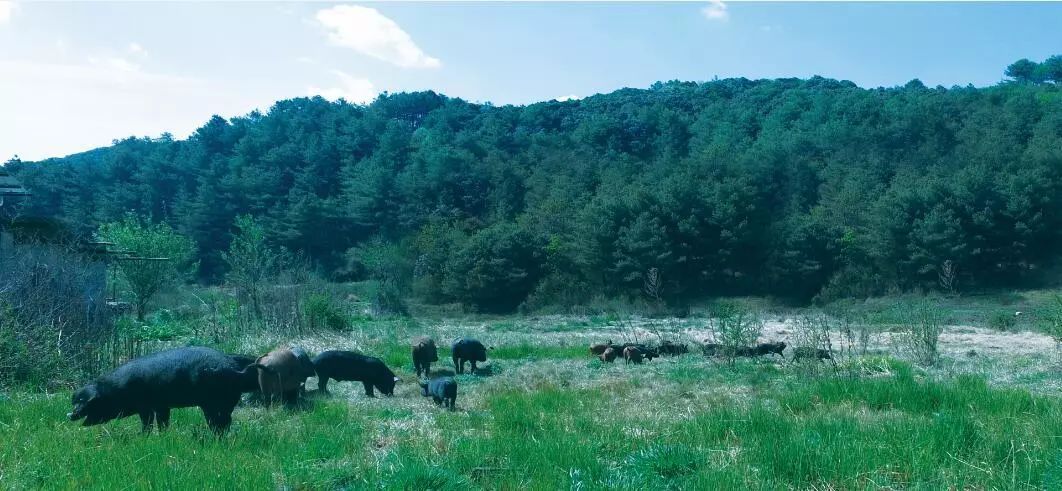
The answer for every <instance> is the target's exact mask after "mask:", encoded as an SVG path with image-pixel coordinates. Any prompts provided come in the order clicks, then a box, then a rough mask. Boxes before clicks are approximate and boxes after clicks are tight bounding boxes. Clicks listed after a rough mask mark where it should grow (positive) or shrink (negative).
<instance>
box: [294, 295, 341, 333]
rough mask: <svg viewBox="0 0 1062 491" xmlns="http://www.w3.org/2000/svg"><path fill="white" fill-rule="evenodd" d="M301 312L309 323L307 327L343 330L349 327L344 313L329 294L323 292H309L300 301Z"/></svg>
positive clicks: (311, 328) (312, 329)
mask: <svg viewBox="0 0 1062 491" xmlns="http://www.w3.org/2000/svg"><path fill="white" fill-rule="evenodd" d="M302 313H303V316H305V318H306V321H307V322H308V323H309V329H310V330H311V331H315V330H317V329H322V328H323V329H328V330H332V331H343V330H345V329H347V328H348V327H350V322H349V321H348V320H347V316H346V313H344V312H343V310H342V309H341V308H340V307H339V306H338V305H336V302H335V300H333V299H332V297H331V296H329V295H327V294H324V293H311V294H310V295H309V296H307V297H306V299H305V300H303V302H302Z"/></svg>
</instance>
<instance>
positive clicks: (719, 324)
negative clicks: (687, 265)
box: [708, 301, 763, 364]
mask: <svg viewBox="0 0 1062 491" xmlns="http://www.w3.org/2000/svg"><path fill="white" fill-rule="evenodd" d="M708 330H709V331H710V332H711V334H712V341H713V342H715V343H718V344H719V345H721V347H722V349H721V353H720V354H722V356H723V358H724V359H725V360H726V361H727V362H728V363H731V364H732V363H733V362H734V358H735V357H737V355H738V353H739V351H740V350H741V349H743V348H746V347H748V346H750V345H752V344H754V343H755V342H756V340H757V339H758V338H759V337H760V334H761V333H762V332H763V321H762V320H760V319H759V318H758V317H756V316H755V315H753V314H752V313H751V312H750V311H749V310H748V309H746V308H745V307H742V306H741V305H739V304H737V303H734V302H722V301H721V302H717V303H716V304H715V305H713V306H712V307H711V308H710V309H709V318H708Z"/></svg>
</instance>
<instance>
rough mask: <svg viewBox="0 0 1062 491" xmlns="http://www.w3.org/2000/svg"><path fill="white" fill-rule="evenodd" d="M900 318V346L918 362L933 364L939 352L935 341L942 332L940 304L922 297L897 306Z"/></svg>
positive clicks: (937, 340) (942, 320) (942, 318)
mask: <svg viewBox="0 0 1062 491" xmlns="http://www.w3.org/2000/svg"><path fill="white" fill-rule="evenodd" d="M896 310H897V312H896V314H897V318H898V319H899V320H900V330H901V332H900V336H898V340H899V341H900V348H901V349H903V350H905V351H907V352H908V353H910V354H911V355H912V356H913V357H914V358H915V359H916V360H917V361H918V362H919V363H922V364H925V365H933V364H934V363H936V362H937V359H938V357H939V353H938V351H937V343H938V342H939V340H940V335H941V333H943V332H944V315H943V313H942V312H941V309H940V306H939V305H937V304H936V303H935V302H932V301H930V300H929V299H926V298H923V299H921V300H919V301H917V302H914V303H910V304H902V305H899V306H897V309H896Z"/></svg>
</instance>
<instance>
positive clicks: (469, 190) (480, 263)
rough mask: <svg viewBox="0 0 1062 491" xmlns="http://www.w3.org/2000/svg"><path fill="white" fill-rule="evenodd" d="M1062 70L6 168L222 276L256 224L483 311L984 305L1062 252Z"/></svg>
mask: <svg viewBox="0 0 1062 491" xmlns="http://www.w3.org/2000/svg"><path fill="white" fill-rule="evenodd" d="M1060 63H1062V58H1060V57H1058V56H1056V57H1051V58H1048V59H1047V60H1044V61H1042V62H1040V63H1036V62H1031V61H1029V62H1019V63H1016V64H1015V65H1012V66H1011V67H1010V68H1008V72H1007V73H1008V75H1010V76H1012V77H1014V78H1015V79H1016V80H1015V82H1006V83H1001V84H999V85H997V86H993V87H985V88H974V87H970V86H967V87H952V88H944V87H935V88H929V87H926V86H925V85H924V84H922V83H921V82H918V81H912V82H911V83H908V84H906V85H904V86H902V87H892V88H876V89H863V88H860V87H857V86H855V85H854V84H852V83H850V82H846V81H838V80H831V79H825V78H821V77H812V78H810V79H806V80H799V79H777V80H747V79H726V80H716V81H711V82H706V83H691V82H679V81H671V82H666V83H656V84H654V85H653V86H651V87H650V88H648V89H645V90H636V89H623V90H619V91H616V92H613V93H610V94H603V95H596V96H592V97H588V98H585V99H581V100H579V101H567V102H556V101H551V102H543V103H538V104H531V105H528V106H518V107H517V106H492V105H488V104H483V105H481V104H473V103H469V102H466V101H463V100H461V99H456V98H448V97H444V96H441V95H438V94H435V93H432V92H420V93H402V94H387V95H384V96H382V97H380V98H378V99H377V100H376V101H374V102H373V103H371V104H369V105H352V104H349V103H345V102H336V103H330V102H328V101H325V100H324V99H321V98H309V99H307V98H298V99H292V100H286V101H280V102H278V103H276V104H275V105H274V106H273V107H272V108H271V109H270V110H269V111H268V113H264V114H263V113H259V112H253V113H251V114H248V115H247V116H244V117H238V118H233V119H231V120H226V119H223V118H220V117H214V118H212V119H211V120H210V121H209V122H207V123H206V124H205V125H204V126H203V127H201V128H199V129H198V130H197V131H196V132H195V133H194V134H193V135H192V136H191V137H190V138H189V139H187V140H174V139H173V138H169V137H162V138H157V139H144V138H129V139H125V140H121V141H118V142H116V143H115V144H114V145H113V146H111V147H107V148H103V149H98V150H94V151H91V152H86V153H83V154H78V155H73V156H69V157H66V158H63V159H53V160H50V161H47V162H45V163H35V162H21V161H17V162H13V163H11V164H9V165H8V166H7V167H8V168H10V169H11V170H12V171H13V172H14V173H15V174H16V175H17V176H18V178H19V179H20V180H21V181H22V182H23V183H24V185H25V186H27V187H28V188H31V190H32V191H33V193H34V195H33V199H32V200H29V201H28V202H27V210H26V211H27V213H31V214H37V215H43V216H56V217H61V218H63V219H65V220H66V221H68V222H69V223H71V224H72V226H73V227H75V228H81V229H83V231H84V230H91V229H92V228H93V227H95V226H96V225H97V224H100V223H108V222H114V221H117V220H122V217H123V216H124V213H126V211H127V210H135V211H136V212H137V213H140V214H141V215H143V216H151V217H154V218H155V219H157V220H160V221H162V222H164V223H167V224H169V225H170V226H172V227H174V228H175V229H178V230H180V231H181V232H182V233H183V234H186V235H187V236H188V237H190V238H192V239H193V240H194V241H195V243H196V244H197V245H198V247H199V249H198V253H197V255H196V258H197V259H198V260H199V261H200V263H199V264H200V267H199V270H198V273H199V277H200V279H202V280H206V281H218V280H220V279H221V278H223V277H224V276H225V273H226V271H227V270H228V269H230V268H231V267H232V265H231V264H230V263H228V262H227V261H226V260H225V255H224V254H223V252H224V251H227V250H229V247H230V242H233V240H232V237H233V233H234V232H235V233H242V232H240V230H241V229H240V227H235V228H234V227H233V223H234V220H235V218H236V217H237V216H241V215H247V214H249V215H252V216H255V217H257V218H256V220H259V221H260V223H262V224H263V230H262V233H263V234H264V236H265V237H264V239H265V242H266V243H269V244H273V245H275V246H278V247H285V248H287V249H289V250H291V251H293V252H296V253H302V254H304V255H305V257H307V258H308V259H309V260H310V261H312V262H313V264H314V269H315V270H318V271H321V272H323V273H324V274H325V275H326V276H333V277H335V276H342V277H344V279H353V280H364V279H371V278H370V276H369V275H370V273H369V272H368V271H367V270H357V268H353V269H351V270H350V271H347V270H345V269H344V266H345V264H346V263H347V259H349V257H348V255H347V251H350V250H352V249H353V250H362V249H364V248H365V247H367V246H368V245H369V244H370V243H372V242H373V241H377V240H379V241H382V242H384V243H387V244H392V245H395V246H398V247H399V249H401V254H404V255H405V257H404V258H403V262H405V263H407V264H411V265H412V270H413V273H412V274H411V275H410V280H409V281H410V283H411V290H412V291H413V292H414V293H415V294H416V295H418V296H420V297H421V298H422V299H424V300H427V301H430V302H454V301H457V302H462V303H464V304H466V305H467V306H470V307H472V308H474V309H478V310H484V309H486V310H496V311H497V310H511V309H513V308H516V307H517V306H519V305H520V304H522V303H524V302H525V301H528V300H530V301H531V302H530V303H534V304H538V305H545V304H549V303H552V302H556V303H559V304H572V303H580V302H586V301H588V300H589V298H586V294H585V292H600V293H601V294H602V295H605V296H608V297H613V298H636V297H639V296H642V295H643V289H644V285H645V278H644V275H645V273H646V272H647V271H649V270H650V269H651V268H656V269H657V271H658V273H659V277H660V278H661V279H662V281H663V282H662V284H661V285H659V287H660V289H661V291H663V292H665V294H666V297H667V299H668V301H669V302H673V303H675V304H682V303H685V302H688V301H689V300H690V299H696V298H702V297H705V296H727V295H748V294H760V295H772V296H780V297H786V298H792V299H797V300H808V299H811V298H814V297H816V296H818V298H820V299H822V300H827V301H828V300H832V299H837V298H849V297H865V296H869V295H879V294H884V293H890V292H895V291H900V292H902V291H916V290H935V289H943V290H946V291H951V290H955V289H957V288H959V287H961V289H962V290H963V291H964V292H966V291H975V290H978V289H981V288H983V287H985V286H993V287H1008V286H1019V285H1030V284H1034V283H1035V282H1036V281H1038V280H1039V279H1040V277H1039V275H1040V273H1039V272H1040V271H1044V270H1045V267H1047V266H1050V265H1051V264H1052V263H1053V262H1055V261H1057V260H1058V259H1059V252H1058V251H1060V250H1062V248H1060V246H1062V212H1060V211H1059V210H1062V105H1060V104H1059V101H1060V100H1062V85H1060V84H1059V83H1058V82H1057V80H1058V79H1057V77H1056V74H1055V72H1056V71H1057V70H1056V68H1057V66H1059V64H1060ZM1033 65H1035V66H1033ZM1030 67H1031V68H1030ZM1052 81H1054V82H1052ZM503 270H508V271H510V272H511V274H503V273H502V272H503ZM348 276H349V278H347V277H348ZM398 291H399V292H403V291H404V290H402V289H401V288H400V289H399V290H398Z"/></svg>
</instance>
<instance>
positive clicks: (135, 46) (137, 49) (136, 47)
mask: <svg viewBox="0 0 1062 491" xmlns="http://www.w3.org/2000/svg"><path fill="white" fill-rule="evenodd" d="M125 50H126V51H128V52H129V54H132V55H136V56H142V57H145V58H146V57H147V55H148V52H147V50H146V49H144V47H143V46H141V45H140V43H135V42H134V43H129V46H128V47H126V48H125Z"/></svg>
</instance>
